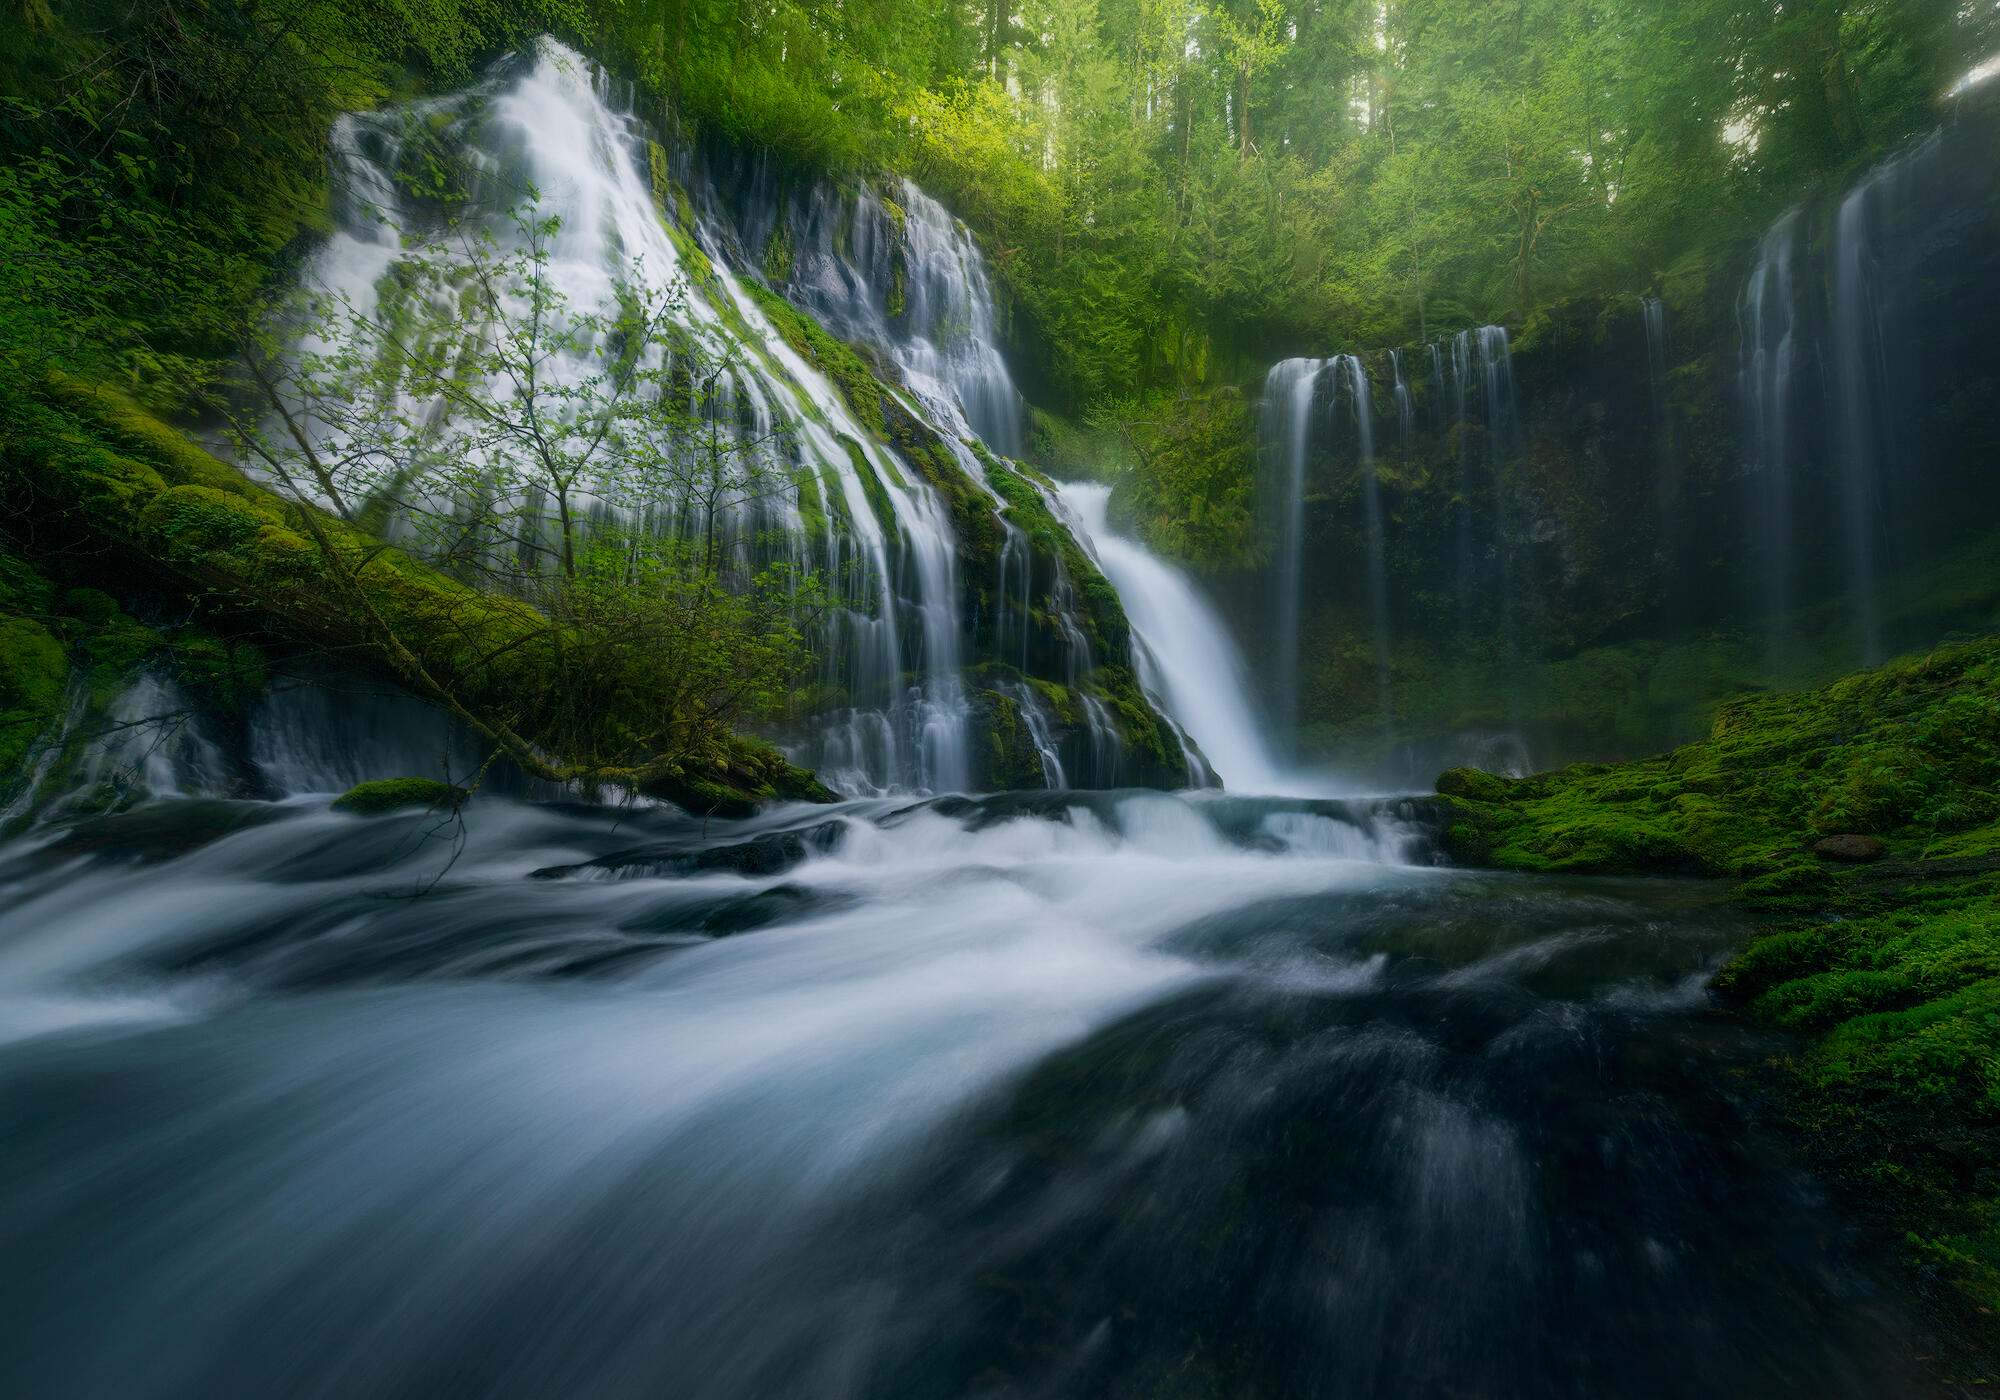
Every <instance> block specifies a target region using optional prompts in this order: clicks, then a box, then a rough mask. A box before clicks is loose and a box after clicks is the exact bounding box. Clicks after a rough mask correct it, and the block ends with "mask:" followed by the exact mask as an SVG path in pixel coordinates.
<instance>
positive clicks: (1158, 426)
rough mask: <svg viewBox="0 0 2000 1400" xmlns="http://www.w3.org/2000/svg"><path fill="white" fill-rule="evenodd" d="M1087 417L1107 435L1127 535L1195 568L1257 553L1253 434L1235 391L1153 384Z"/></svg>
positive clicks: (1249, 561)
mask: <svg viewBox="0 0 2000 1400" xmlns="http://www.w3.org/2000/svg"><path fill="white" fill-rule="evenodd" d="M1090 422H1091V426H1092V427H1093V428H1094V429H1096V430H1097V431H1098V432H1099V433H1100V434H1101V435H1102V436H1104V437H1105V438H1108V439H1109V440H1110V441H1112V442H1114V443H1115V444H1116V448H1115V450H1114V453H1113V456H1112V461H1111V463H1110V466H1111V470H1112V472H1113V479H1114V481H1115V482H1116V487H1117V493H1116V496H1115V498H1114V499H1115V503H1116V507H1117V511H1118V513H1119V515H1120V517H1121V518H1122V520H1123V521H1124V522H1125V523H1127V524H1128V525H1129V526H1130V527H1131V528H1132V530H1133V532H1134V533H1135V534H1137V535H1138V536H1139V537H1140V538H1141V539H1143V540H1145V541H1146V542H1147V543H1149V544H1151V545H1152V546H1153V547H1154V548H1155V549H1158V550H1160V551H1161V552H1163V553H1165V554H1168V555H1170V556H1172V557H1174V558H1179V559H1185V560H1187V561H1189V562H1190V563H1193V564H1195V565H1196V566H1198V567H1206V568H1212V569H1222V568H1236V569H1242V568H1245V567H1248V566H1251V565H1254V564H1255V563H1257V562H1258V560H1259V557H1260V553H1261V546H1262V541H1261V539H1260V537H1259V531H1258V528H1257V520H1256V515H1255V508H1254V502H1253V500H1252V496H1253V491H1254V484H1255V480H1256V475H1255V464H1254V462H1253V460H1252V456H1253V451H1252V448H1253V444H1254V443H1255V441H1256V434H1255V432H1254V431H1253V428H1252V423H1251V417H1250V408H1249V405H1248V404H1247V403H1246V402H1245V400H1244V396H1243V395H1242V394H1241V393H1240V392H1239V391H1237V390H1236V389H1234V388H1223V389H1218V390H1195V389H1188V388H1183V389H1180V390H1176V391H1171V392H1170V391H1165V390H1161V391H1155V392H1153V393H1149V394H1146V395H1143V396H1141V397H1138V398H1133V399H1122V400H1118V401H1115V402H1112V403H1110V404H1107V405H1106V406H1105V407H1103V408H1101V409H1099V410H1097V411H1095V412H1094V413H1093V414H1092V415H1091V418H1090Z"/></svg>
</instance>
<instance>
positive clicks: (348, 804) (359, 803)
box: [333, 778, 470, 817]
mask: <svg viewBox="0 0 2000 1400" xmlns="http://www.w3.org/2000/svg"><path fill="white" fill-rule="evenodd" d="M468 796H470V794H469V793H467V792H466V790H465V789H464V788H462V787H459V786H457V785H456V784H453V783H446V782H440V781H438V780H437V779H436V778H380V779H377V780H376V781H374V782H369V783H356V784H355V785H354V786H353V787H351V788H349V789H348V790H347V791H346V792H343V793H342V794H341V795H340V796H338V797H336V798H334V799H333V809H334V810H335V811H336V812H351V813H353V814H354V815H355V816H357V817H374V816H380V815H381V814H382V813H384V812H401V811H405V810H407V809H409V808H412V807H424V808H428V809H430V810H431V811H443V810H445V809H447V808H450V809H451V810H453V811H456V810H457V809H458V807H459V806H460V804H462V803H463V802H464V801H465V800H466V798H467V797H468Z"/></svg>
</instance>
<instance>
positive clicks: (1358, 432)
mask: <svg viewBox="0 0 2000 1400" xmlns="http://www.w3.org/2000/svg"><path fill="white" fill-rule="evenodd" d="M1334 365H1335V367H1336V370H1337V371H1338V372H1340V373H1343V374H1345V376H1346V378H1347V388H1348V393H1349V396H1350V398H1351V399H1352V400H1353V408H1354V435H1355V456H1356V457H1357V459H1358V460H1359V462H1360V466H1361V511H1362V529H1363V534H1364V538H1365V540H1366V542H1367V549H1368V622H1369V631H1370V633H1371V636H1372V638H1373V642H1374V651H1375V687H1376V698H1377V710H1378V713H1379V714H1380V715H1381V717H1382V719H1383V721H1384V722H1385V723H1386V722H1387V721H1388V719H1389V715H1390V711H1391V708H1392V701H1391V690H1390V680H1389V653H1390V647H1389V640H1390V639H1389V564H1388V553H1387V546H1386V543H1385V541H1384V538H1383V534H1384V532H1383V526H1382V489H1381V483H1380V482H1379V481H1378V480H1377V479H1376V475H1375V406H1374V390H1373V389H1372V388H1371V387H1370V386H1369V383H1368V370H1367V367H1366V366H1364V365H1363V364H1362V363H1361V357H1360V356H1359V355H1342V356H1340V357H1338V358H1337V359H1336V360H1335V361H1334Z"/></svg>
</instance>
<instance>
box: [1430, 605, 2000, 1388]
mask: <svg viewBox="0 0 2000 1400" xmlns="http://www.w3.org/2000/svg"><path fill="white" fill-rule="evenodd" d="M1438 793H1439V796H1438V797H1437V799H1436V803H1437V806H1438V808H1439V816H1440V818H1441V825H1442V828H1443V832H1444V836H1443V840H1444V844H1445V847H1446V849H1447V851H1448V852H1449V853H1450V854H1451V855H1452V856H1453V857H1454V858H1456V859H1458V860H1460V861H1463V862H1465V863H1468V864H1476V865H1485V866H1492V867H1498V868H1501V869H1506V870H1518V871H1540V872H1546V871H1596V872H1606V873H1625V874H1634V873H1666V872H1685V873H1690V874H1704V875H1711V876H1724V877H1729V878H1731V879H1733V880H1734V881H1735V882H1736V883H1735V884H1734V885H1733V886H1732V887H1731V894H1732V897H1733V898H1734V899H1735V901H1736V902H1737V903H1738V904H1739V905H1740V906H1741V907H1742V908H1743V910H1744V911H1745V913H1746V914H1747V915H1749V916H1750V917H1752V918H1753V919H1754V920H1755V921H1756V923H1757V930H1758V936H1757V937H1756V938H1755V939H1754V940H1753V941H1752V942H1751V943H1750V944H1749V946H1748V947H1747V948H1745V949H1744V951H1743V952H1742V953H1741V954H1740V955H1738V956H1737V957H1736V959H1735V960H1734V961H1733V962H1731V963H1730V964H1729V965H1728V966H1726V967H1725V968H1723V969H1722V970H1721V972H1720V973H1719V974H1718V976H1717V978H1716V987H1717V989H1718V991H1719V993H1720V994H1721V995H1722V997H1723V998H1724V999H1725V1001H1726V1002H1727V1004H1728V1005H1729V1006H1730V1007H1731V1008H1732V1009H1733V1010H1734V1011H1735V1013H1736V1014H1739V1015H1742V1016H1744V1017H1746V1018H1747V1019H1749V1020H1751V1021H1753V1022H1755V1023H1757V1024H1760V1025H1763V1026H1766V1027H1769V1028H1771V1029H1773V1030H1778V1031H1784V1032H1789V1033H1791V1034H1792V1036H1793V1037H1794V1038H1793V1039H1792V1040H1791V1041H1790V1042H1789V1045H1788V1047H1787V1048H1786V1049H1785V1050H1784V1051H1783V1052H1782V1053H1780V1054H1779V1055H1778V1056H1777V1057H1776V1058H1775V1059H1774V1061H1773V1063H1772V1066H1771V1068H1772V1069H1773V1070H1774V1071H1775V1073H1773V1074H1771V1075H1769V1076H1766V1077H1765V1078H1764V1079H1763V1080H1762V1081H1761V1083H1760V1086H1759V1088H1760V1091H1761V1092H1766V1093H1769V1094H1770V1095H1771V1096H1772V1097H1773V1099H1774V1102H1775V1106H1776V1110H1777V1113H1778V1115H1779V1117H1780V1118H1781V1119H1782V1120H1783V1121H1785V1122H1786V1123H1787V1124H1789V1125H1790V1126H1791V1127H1792V1128H1794V1129H1795V1130H1796V1131H1797V1132H1798V1134H1799V1136H1800V1139H1801V1141H1802V1142H1803V1143H1804V1144H1805V1145H1806V1148H1807V1150H1808V1153H1809V1155H1810V1157H1811V1159H1812V1161H1813V1163H1814V1165H1815V1166H1816V1167H1817V1168H1818V1169H1819V1171H1820V1172H1821V1174H1822V1175H1823V1176H1824V1177H1825V1178H1826V1179H1827V1180H1829V1181H1830V1182H1832V1183H1833V1184H1834V1185H1835V1187H1836V1188H1837V1189H1839V1190H1840V1191H1841V1193H1842V1194H1843V1196H1844V1197H1845V1198H1846V1199H1847V1200H1848V1202H1849V1203H1850V1206H1851V1207H1852V1208H1853V1209H1855V1210H1856V1211H1857V1212H1858V1213H1859V1214H1860V1215H1861V1216H1862V1217H1863V1218H1864V1219H1865V1220H1866V1221H1867V1222H1869V1223H1870V1224H1871V1225H1872V1226H1874V1227H1875V1228H1876V1229H1877V1230H1878V1231H1879V1232H1880V1233H1881V1234H1882V1235H1883V1236H1885V1237H1886V1238H1889V1239H1892V1240H1898V1241H1901V1242H1902V1246H1903V1248H1904V1250H1905V1252H1906V1255H1907V1257H1908V1259H1909V1261H1910V1262H1911V1264H1912V1265H1913V1266H1914V1267H1915V1268H1916V1270H1917V1271H1918V1274H1919V1276H1920V1278H1921V1279H1923V1280H1924V1281H1925V1282H1926V1283H1927V1284H1929V1285H1932V1286H1934V1287H1935V1289H1936V1295H1937V1297H1938V1299H1939V1301H1940V1303H1941V1304H1944V1305H1947V1306H1949V1307H1950V1308H1951V1311H1952V1312H1953V1313H1954V1314H1958V1315H1961V1317H1962V1322H1963V1325H1964V1326H1965V1327H1967V1328H1968V1329H1970V1335H1972V1336H1974V1337H1976V1338H1977V1339H1978V1341H1977V1346H1978V1347H1979V1349H1980V1350H1981V1351H1983V1353H1984V1354H1985V1355H1987V1356H1993V1355H2000V1325H1996V1323H1995V1311H1996V1310H2000V640H1994V639H1986V640H1981V641H1974V642H1965V643H1960V644H1957V645H1952V646H1947V647H1944V648H1941V649H1939V650H1937V651H1934V652H1931V653H1930V654H1928V655H1924V656H1919V657H1914V658H1910V659H1906V660H1903V661H1899V662H1895V663H1892V664H1890V665H1887V666H1883V667H1879V668H1877V669H1875V670H1871V671H1865V672H1861V673H1859V674H1857V675H1853V676H1849V677H1847V678H1845V679H1843V680H1841V681H1838V682H1836V683H1834V684H1832V685H1829V686H1826V687H1825V688H1823V689H1820V690H1815V691H1808V692H1802V693H1799V694H1792V695H1769V696H1762V697H1759V698H1756V699H1753V700H1745V701H1740V702H1738V703H1736V704H1733V705H1730V706H1728V707H1726V708H1725V709H1723V710H1722V711H1721V712H1720V714H1719V715H1718V717H1717V719H1716V721H1715V724H1714V728H1713V731H1712V732H1711V733H1710V735H1709V737H1708V738H1706V739H1703V740H1700V741H1698V742H1696V743H1693V744H1689V745H1687V746H1686V747H1684V748H1681V749H1677V750H1675V751H1674V752H1672V753H1669V754H1662V755H1659V756H1657V757H1653V758H1648V759H1645V760H1642V761H1639V762H1635V763H1626V764H1616V765H1602V764H1587V765H1579V766H1577V767H1573V768H1567V769H1563V770H1561V771H1559V772H1555V773H1547V774H1542V775H1540V776H1537V777H1532V778H1525V779H1519V780H1510V779H1506V778H1499V777H1495V776H1493V775H1492V774H1488V773H1480V772H1477V771H1474V770H1469V769H1455V770H1453V771H1451V772H1449V773H1446V774H1445V775H1444V776H1443V777H1442V778H1441V779H1439V781H1438ZM1831 835H1852V836H1865V837H1870V838H1874V841H1871V842H1866V843H1863V842H1851V843H1842V844H1844V845H1847V846H1848V847H1850V848H1860V847H1863V846H1866V847H1867V849H1868V852H1869V854H1871V855H1873V854H1875V846H1874V842H1879V843H1880V858H1879V859H1877V860H1874V861H1872V862H1870V863H1866V864H1858V865H1857V864H1846V863H1842V862H1840V861H1837V860H1832V859H1828V858H1826V855H1825V854H1821V853H1819V852H1817V851H1816V849H1815V848H1816V847H1817V846H1819V845H1820V843H1821V842H1822V841H1823V840H1824V839H1825V838H1826V837H1828V836H1831ZM1825 849H1826V853H1827V854H1833V853H1834V852H1835V850H1836V848H1835V847H1833V846H1829V847H1827V848H1825Z"/></svg>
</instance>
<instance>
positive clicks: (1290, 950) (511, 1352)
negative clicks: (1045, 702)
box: [0, 793, 1918, 1400]
mask: <svg viewBox="0 0 2000 1400" xmlns="http://www.w3.org/2000/svg"><path fill="white" fill-rule="evenodd" d="M0 910H4V913H0V1131H4V1137H5V1141H6V1144H7V1146H6V1150H5V1151H4V1153H0V1240H4V1241H5V1249H4V1251H0V1308H4V1312H5V1316H6V1318H7V1326H6V1327H5V1329H4V1330H3V1331H0V1394H6V1395H10V1396H24V1397H25V1396H34V1397H81V1396H89V1397H95V1396H118V1397H124V1398H125V1400H136V1398H137V1397H151V1396H161V1397H166V1396H172V1397H183V1396H343V1397H345V1396H394V1397H402V1396H409V1397H419V1396H421V1397H441V1396H486V1395H494V1396H510V1397H512V1396H525V1397H542V1396H591V1397H625V1396H633V1397H639V1396H646V1397H658V1396H676V1397H709V1396H714V1397H751V1396H811V1397H835V1396H855V1397H863V1396H866V1397H877V1396H890V1397H932V1396H935V1397H965V1396H978V1397H1013V1396H1132V1397H1161V1396H1336V1397H1345V1396H1371V1397H1372V1396H1381V1397H1404V1396H1482V1397H1484V1396H1495V1397H1500V1396H1570V1395H1574V1396H1593V1397H1594V1396H1607V1395H1618V1396H1690V1397H1692V1396H1702V1397H1713V1396H1745V1397H1750V1396H1756V1397H1772V1396H1806V1397H1812V1398H1813V1400H1829V1398H1830V1397H1879V1396H1884V1395H1893V1394H1903V1393H1911V1392H1912V1391H1914V1390H1915V1389H1917V1386H1916V1385H1915V1383H1914V1377H1915V1375H1916V1371H1915V1362H1914V1360H1913V1354H1914V1352H1915V1350H1916V1349H1917V1347H1918V1342H1917V1340H1916V1339H1915V1338H1914V1337H1913V1336H1912V1328H1911V1319H1910V1308H1909V1306H1908V1305H1907V1303H1906V1302H1905V1301H1903V1300H1902V1298H1901V1297H1900V1295H1899V1294H1898V1292H1897V1291H1896V1289H1895V1288H1894V1287H1893V1286H1891V1285H1889V1284H1888V1283H1887V1282H1885V1277H1886V1276H1885V1275H1883V1274H1882V1273H1881V1272H1880V1271H1879V1270H1877V1269H1875V1268H1873V1267H1872V1266H1871V1265H1870V1263H1869V1262H1868V1261H1867V1260H1866V1259H1865V1258H1863V1257H1860V1256H1858V1255H1857V1254H1855V1253H1854V1251H1853V1249H1852V1247H1851V1244H1850V1242H1849V1241H1848V1239H1847V1236H1846V1233H1845V1231H1844V1230H1843V1227H1842V1225H1841V1222H1840V1221H1839V1220H1838V1219H1837V1217H1836V1216H1835V1215H1834V1214H1833V1213H1832V1212H1831V1210H1830V1209H1829V1207H1828V1206H1827V1205H1826V1203H1825V1202H1824V1201H1823V1200H1822V1199H1821V1198H1820V1196H1819V1195H1818V1194H1817V1193H1816V1191H1815V1189H1814V1188H1813V1186H1812V1184H1811V1183H1810V1182H1809V1181H1808V1180H1807V1179H1806V1178H1805V1177H1803V1176H1802V1175H1801V1174H1800V1173H1798V1172H1797V1171H1796V1170H1795V1169H1794V1168H1793V1167H1791V1166H1790V1165H1788V1163H1787V1161H1786V1160H1785V1158H1784V1156H1783V1154H1782V1152H1781V1150H1780V1149H1779V1147H1778V1146H1777V1145H1776V1144H1775V1143H1774V1142H1773V1140H1772V1139H1771V1138H1770V1137H1769V1136H1768V1135H1767V1133H1766V1132H1765V1131H1764V1130H1762V1129H1760V1128H1759V1127H1758V1126H1757V1125H1756V1123H1755V1120H1754V1116H1753V1115H1752V1113H1751V1098H1750V1096H1751V1093H1752V1091H1753V1090H1754V1084H1755V1079H1754V1067H1755V1065H1756V1064H1757V1063H1758V1062H1759V1060H1760V1059H1761V1057H1763V1056H1764V1055H1766V1054H1768V1053H1769V1052H1770V1050H1771V1049H1772V1048H1773V1046H1772V1045H1770V1044H1769V1043H1766V1042H1763V1041H1760V1040H1759V1039H1757V1038H1755V1037H1753V1036H1751V1035H1750V1034H1749V1033H1747V1032H1745V1031H1743V1030H1742V1029H1740V1028H1738V1027H1736V1026H1734V1025H1732V1024H1730V1023H1727V1022H1724V1021H1721V1020H1719V1019H1717V1018H1715V1017H1713V1016H1712V1015H1710V1014H1708V998H1707V994H1706V992H1705V990H1704V988H1705V981H1706V977H1707V974H1708V973H1709V972H1710V971H1711V970H1712V969H1713V968H1714V967H1715V966H1716V965H1717V964H1718V963H1719V961H1720V960H1721V959H1722V958H1724V957H1725V956H1726V955H1727V953H1728V951H1729V950H1730V949H1731V948H1732V947H1734V946H1736V945H1737V944H1738V943H1739V942H1740V939H1741V936H1742V933H1741V930H1739V929H1738V928H1736V927H1734V926H1733V925H1732V923H1731V922H1730V919H1729V917H1728V916H1727V915H1726V913H1724V912H1722V911H1721V910H1720V909H1719V908H1718V907H1717V906H1716V905H1715V904H1714V903H1713V902H1712V894H1711V892H1710V891H1709V890H1707V889H1706V888H1704V887H1702V886H1699V885H1694V884H1683V883H1658V884H1642V883H1607V882H1574V883H1563V882H1558V881H1536V882H1530V881H1526V880H1521V879H1516V878H1503V877H1494V876H1485V875H1477V874H1470V873H1464V872H1457V871H1452V870H1447V869H1443V868H1439V867H1437V866H1436V865H1434V864H1432V863H1431V862H1430V859H1429V857H1428V842H1427V839H1426V836H1425V834H1424V832H1423V831H1422V829H1421V825H1420V821H1418V820H1417V817H1416V813H1415V809H1414V808H1412V807H1410V806H1409V805H1408V804H1398V803H1395V802H1372V803H1338V802H1330V801H1315V800H1309V799H1276V798H1264V799H1251V798H1242V797H1225V796H1222V795H1220V794H1198V795H1193V796H1187V797H1180V796H1166V795H1159V794H1135V793H1098V794H1082V793H1079V794H1068V793H1034V794H1015V795H1009V796H999V797H990V798H978V799H972V798H955V797H945V798H938V799H932V800H928V801H902V802H898V801H893V800H872V801H861V802H853V803H849V804H846V805H843V806H840V807H837V808H831V809H828V808H791V809H786V810H781V811H776V812H772V813H768V814H766V815H764V816H761V817H759V818H756V819H753V820H749V821H744V822H734V823H723V822H709V823H702V822H700V821H698V820H695V819H692V818H688V817H684V816H682V815H679V814H678V813H675V812H672V811H670V810H666V809H642V810H620V809H614V808H608V807H596V806H588V805H580V804H564V803H547V804H536V803H529V802H524V801H517V800H514V799H507V798H500V797H494V796H487V797H482V798H481V799H480V800H478V801H477V802H475V803H473V804H472V805H471V806H470V807H468V808H467V809H466V825H465V827H464V828H460V827H457V826H455V825H452V824H448V823H442V822H440V821H439V820H438V819H436V818H434V817H427V816H421V815H416V814H411V815H405V816H397V817H387V818H377V819H369V820H365V819H360V818H354V817H348V816H344V815H341V814H338V813H335V812H332V811H330V810H329V808H328V805H327V802H326V799H324V798H293V799H291V800H286V801H277V802H268V801H267V802H249V801H224V800H218V799H209V798H182V799H177V800H161V801H154V802H151V803H148V804H145V805H142V806H139V807H137V808H135V809H133V810H131V811H128V812H125V813H123V814H120V815H115V816H109V817H101V818H94V819H88V820H85V821H82V822H80V823H73V824H70V825H68V826H51V827H43V828H40V829H39V830H38V832H37V833H36V834H32V835H30V836H28V837H24V838H21V839H20V840H17V841H16V842H15V844H14V845H13V846H11V847H10V848H7V849H6V850H5V851H4V852H0ZM1746 1072H1747V1073H1746Z"/></svg>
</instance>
